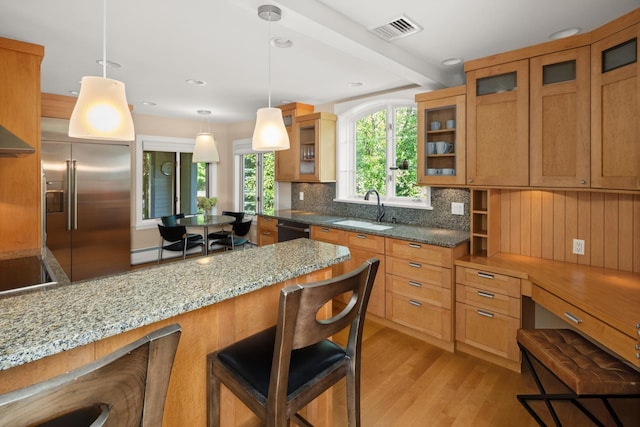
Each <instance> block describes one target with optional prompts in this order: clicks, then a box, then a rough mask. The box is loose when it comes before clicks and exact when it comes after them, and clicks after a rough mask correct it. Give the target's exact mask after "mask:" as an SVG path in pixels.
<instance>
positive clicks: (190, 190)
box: [136, 136, 216, 228]
mask: <svg viewBox="0 0 640 427" xmlns="http://www.w3.org/2000/svg"><path fill="white" fill-rule="evenodd" d="M194 144H195V140H193V139H179V138H162V137H155V136H138V138H137V141H136V150H137V152H136V162H137V165H136V171H137V172H136V194H137V200H136V226H137V227H139V228H145V227H151V226H155V224H157V220H158V219H159V218H160V217H161V216H165V215H171V214H175V213H179V212H184V213H187V214H189V213H196V212H197V207H196V197H197V196H206V197H211V196H213V195H215V194H213V188H215V185H214V184H215V168H216V166H215V164H214V165H208V164H206V163H192V161H191V159H192V156H193V146H194Z"/></svg>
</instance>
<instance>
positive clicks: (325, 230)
mask: <svg viewBox="0 0 640 427" xmlns="http://www.w3.org/2000/svg"><path fill="white" fill-rule="evenodd" d="M321 230H322V232H323V233H328V232H329V229H328V228H327V227H322V228H321Z"/></svg>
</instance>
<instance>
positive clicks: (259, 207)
mask: <svg viewBox="0 0 640 427" xmlns="http://www.w3.org/2000/svg"><path fill="white" fill-rule="evenodd" d="M272 153H273V152H272ZM246 154H256V155H258V162H257V165H256V168H257V171H256V187H258V188H260V194H259V195H257V197H256V213H255V215H258V214H260V213H262V212H263V207H264V206H263V201H264V197H263V193H264V190H263V189H262V186H263V184H264V159H263V157H262V155H263V154H265V152H264V151H256V150H254V149H253V145H252V141H251V138H246V139H238V140H235V141H233V170H234V173H233V177H234V178H233V205H234V209H235V210H237V211H239V210H241V209H243V206H244V204H243V197H244V194H243V193H244V186H243V179H244V162H243V157H242V156H244V155H246ZM274 155H275V153H274ZM274 174H275V170H274ZM275 186H276V188H275V189H274V209H276V206H278V182H277V181H276V182H275Z"/></svg>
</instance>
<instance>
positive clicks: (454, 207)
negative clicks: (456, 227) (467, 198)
mask: <svg viewBox="0 0 640 427" xmlns="http://www.w3.org/2000/svg"><path fill="white" fill-rule="evenodd" d="M451 213H452V214H454V215H464V203H456V202H453V203H451Z"/></svg>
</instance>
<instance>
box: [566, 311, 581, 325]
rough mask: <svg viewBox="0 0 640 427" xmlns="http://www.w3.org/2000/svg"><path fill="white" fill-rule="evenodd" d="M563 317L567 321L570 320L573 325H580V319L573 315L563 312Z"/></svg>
mask: <svg viewBox="0 0 640 427" xmlns="http://www.w3.org/2000/svg"><path fill="white" fill-rule="evenodd" d="M564 317H566V318H567V319H569V320H571V321H572V322H573V323H582V319H580V318H578V317H576V316H574V315H573V314H571V313H569V312H567V311H565V312H564Z"/></svg>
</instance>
